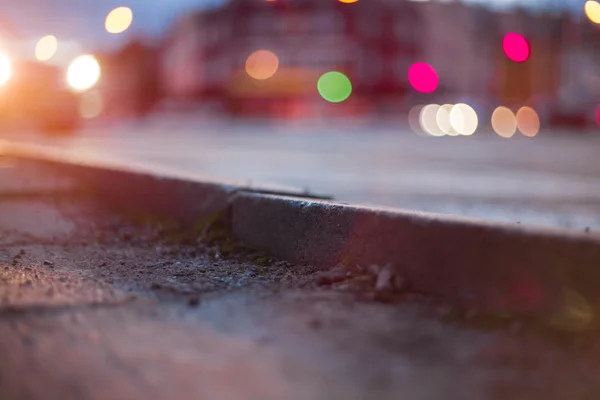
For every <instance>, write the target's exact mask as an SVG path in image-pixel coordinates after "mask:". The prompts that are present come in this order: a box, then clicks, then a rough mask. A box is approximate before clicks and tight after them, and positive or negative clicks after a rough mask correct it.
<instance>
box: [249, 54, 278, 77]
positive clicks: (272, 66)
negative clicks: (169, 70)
mask: <svg viewBox="0 0 600 400" xmlns="http://www.w3.org/2000/svg"><path fill="white" fill-rule="evenodd" d="M278 68H279V58H277V56H276V55H275V53H273V52H271V51H268V50H258V51H256V52H254V53H252V54H250V56H249V57H248V59H247V60H246V73H247V74H248V75H250V76H251V77H252V78H254V79H257V80H264V79H268V78H270V77H272V76H273V75H275V72H277V69H278Z"/></svg>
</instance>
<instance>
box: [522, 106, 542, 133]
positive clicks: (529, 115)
mask: <svg viewBox="0 0 600 400" xmlns="http://www.w3.org/2000/svg"><path fill="white" fill-rule="evenodd" d="M517 127H518V128H519V131H521V133H522V134H523V135H525V136H527V137H534V136H535V135H537V134H538V132H539V131H540V117H539V116H538V113H537V112H536V111H535V110H534V109H533V108H531V107H521V108H520V109H519V111H517Z"/></svg>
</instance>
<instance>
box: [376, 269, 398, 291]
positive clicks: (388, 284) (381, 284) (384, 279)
mask: <svg viewBox="0 0 600 400" xmlns="http://www.w3.org/2000/svg"><path fill="white" fill-rule="evenodd" d="M393 278H394V272H393V271H392V268H390V267H385V268H383V269H381V270H380V271H379V274H378V275H377V281H376V282H375V290H376V291H378V292H389V291H392V290H393V289H394V287H393V283H392V279H393Z"/></svg>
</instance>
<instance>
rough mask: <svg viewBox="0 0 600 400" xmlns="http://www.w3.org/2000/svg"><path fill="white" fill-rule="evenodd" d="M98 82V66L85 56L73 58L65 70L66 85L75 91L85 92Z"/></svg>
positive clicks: (88, 56)
mask: <svg viewBox="0 0 600 400" xmlns="http://www.w3.org/2000/svg"><path fill="white" fill-rule="evenodd" d="M98 80H100V64H99V63H98V60H96V57H94V56H92V55H90V54H86V55H83V56H79V57H77V58H75V59H74V60H73V61H72V62H71V64H70V65H69V68H68V69H67V83H68V84H69V86H71V87H72V88H73V89H75V90H77V91H83V90H87V89H89V88H91V87H93V86H94V85H95V84H96V83H98Z"/></svg>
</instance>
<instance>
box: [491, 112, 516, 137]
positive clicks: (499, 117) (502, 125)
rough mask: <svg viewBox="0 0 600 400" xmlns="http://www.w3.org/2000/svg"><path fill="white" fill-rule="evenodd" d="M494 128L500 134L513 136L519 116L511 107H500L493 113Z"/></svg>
mask: <svg viewBox="0 0 600 400" xmlns="http://www.w3.org/2000/svg"><path fill="white" fill-rule="evenodd" d="M492 128H493V129H494V132H496V133H497V134H498V135H499V136H501V137H503V138H506V139H508V138H511V137H513V135H514V134H515V132H516V131H517V118H516V117H515V114H514V113H513V112H512V111H511V110H510V109H509V108H506V107H498V108H496V109H495V110H494V113H493V114H492Z"/></svg>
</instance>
